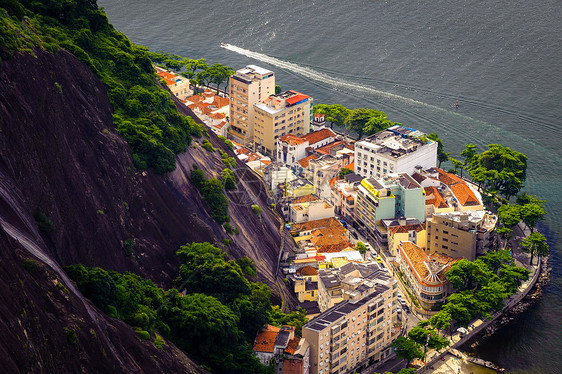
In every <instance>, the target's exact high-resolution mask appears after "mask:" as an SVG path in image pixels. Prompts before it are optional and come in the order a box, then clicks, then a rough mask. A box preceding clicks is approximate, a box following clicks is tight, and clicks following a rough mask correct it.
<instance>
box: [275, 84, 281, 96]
mask: <svg viewBox="0 0 562 374" xmlns="http://www.w3.org/2000/svg"><path fill="white" fill-rule="evenodd" d="M281 92H283V91H282V88H281V85H279V84H276V85H275V94H276V95H278V94H280V93H281Z"/></svg>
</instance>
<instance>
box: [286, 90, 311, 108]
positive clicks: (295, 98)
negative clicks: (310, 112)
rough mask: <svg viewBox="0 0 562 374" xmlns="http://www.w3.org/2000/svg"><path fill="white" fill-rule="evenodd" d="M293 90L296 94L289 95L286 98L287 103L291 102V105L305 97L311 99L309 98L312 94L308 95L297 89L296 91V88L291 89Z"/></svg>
mask: <svg viewBox="0 0 562 374" xmlns="http://www.w3.org/2000/svg"><path fill="white" fill-rule="evenodd" d="M291 92H292V93H294V94H295V96H293V97H289V98H288V99H287V100H286V101H287V104H289V105H293V104H296V103H298V102H299V101H302V100H304V99H309V98H310V96H307V95H305V94H301V93H300V92H297V91H294V90H291Z"/></svg>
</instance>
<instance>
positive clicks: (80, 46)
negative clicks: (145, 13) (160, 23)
mask: <svg viewBox="0 0 562 374" xmlns="http://www.w3.org/2000/svg"><path fill="white" fill-rule="evenodd" d="M7 3H9V4H10V6H8V7H7V8H8V9H7V10H8V12H9V14H8V15H7V14H6V13H3V12H2V13H0V31H1V32H0V35H1V39H0V45H2V47H0V57H1V58H2V59H6V58H9V57H10V56H11V54H12V53H13V52H14V51H16V50H21V49H25V48H33V47H42V48H45V49H47V50H49V51H53V52H56V51H57V49H58V47H59V46H60V47H62V48H64V49H66V50H67V51H69V52H70V53H72V54H74V55H75V56H76V57H77V58H78V59H80V60H81V61H82V62H84V63H85V64H86V65H87V66H88V67H89V68H90V69H91V70H92V71H93V72H94V73H95V74H96V75H97V76H98V77H99V78H100V80H101V81H102V82H103V83H104V85H105V86H106V88H107V91H108V94H109V98H110V100H111V102H112V104H113V109H114V125H115V128H116V129H117V131H118V132H119V134H120V135H121V136H122V137H123V138H124V139H125V140H126V141H127V142H128V143H129V145H130V146H131V149H132V154H133V162H134V165H135V166H136V167H138V168H140V169H146V168H147V167H152V168H154V170H155V171H156V172H157V173H160V174H162V173H165V172H168V171H171V170H174V169H175V154H176V153H178V152H183V151H185V149H186V148H187V146H188V145H189V144H190V141H191V134H192V133H193V132H194V130H193V127H194V126H195V124H194V121H193V120H192V119H191V118H188V117H182V116H181V115H180V114H179V113H178V112H177V109H176V108H175V105H174V103H173V101H172V100H171V99H170V94H169V93H168V92H167V91H165V90H163V89H162V88H160V87H159V86H158V84H157V81H156V79H155V74H154V69H153V68H152V64H151V61H150V59H149V57H148V52H147V49H146V48H144V47H141V46H137V45H134V44H132V43H131V42H130V41H129V40H128V39H127V37H126V36H125V35H123V34H122V33H120V32H118V31H116V30H115V29H114V28H113V27H112V26H111V25H110V24H109V23H108V21H107V17H106V16H105V14H104V12H103V10H101V9H100V8H98V6H97V4H96V2H95V1H91V0H75V1H64V2H61V1H54V0H52V1H42V2H37V1H29V0H26V1H20V2H19V3H17V2H7ZM24 13H25V14H26V15H27V17H28V18H26V19H25V20H24V21H23V22H20V20H21V15H22V14H24ZM9 15H13V16H15V17H17V19H18V22H15V21H14V19H13V18H8V16H9ZM30 28H32V29H33V31H31V32H30V31H29V30H30ZM56 86H57V89H58V90H59V92H62V87H61V86H60V85H58V84H56ZM195 132H196V130H195Z"/></svg>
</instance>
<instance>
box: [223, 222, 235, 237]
mask: <svg viewBox="0 0 562 374" xmlns="http://www.w3.org/2000/svg"><path fill="white" fill-rule="evenodd" d="M222 227H224V229H225V230H226V232H227V233H229V234H230V235H232V234H233V233H234V230H233V229H232V225H231V224H230V223H228V222H227V223H225V224H224V225H222Z"/></svg>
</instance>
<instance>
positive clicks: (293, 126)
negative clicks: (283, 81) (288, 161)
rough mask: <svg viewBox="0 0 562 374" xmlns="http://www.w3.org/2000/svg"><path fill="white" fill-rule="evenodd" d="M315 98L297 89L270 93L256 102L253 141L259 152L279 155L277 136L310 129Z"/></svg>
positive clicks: (305, 131) (302, 132) (300, 133)
mask: <svg viewBox="0 0 562 374" xmlns="http://www.w3.org/2000/svg"><path fill="white" fill-rule="evenodd" d="M311 103H312V98H311V97H310V96H307V95H304V94H301V93H300V92H297V91H293V90H290V91H285V92H282V93H280V94H277V95H270V96H269V97H267V98H266V99H265V100H263V102H258V103H255V104H254V116H255V117H254V143H255V147H256V149H257V150H258V151H260V152H265V153H267V154H270V155H276V143H277V139H279V138H280V137H282V136H283V135H286V134H293V135H297V136H298V135H304V134H307V133H308V132H309V131H310V106H311Z"/></svg>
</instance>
